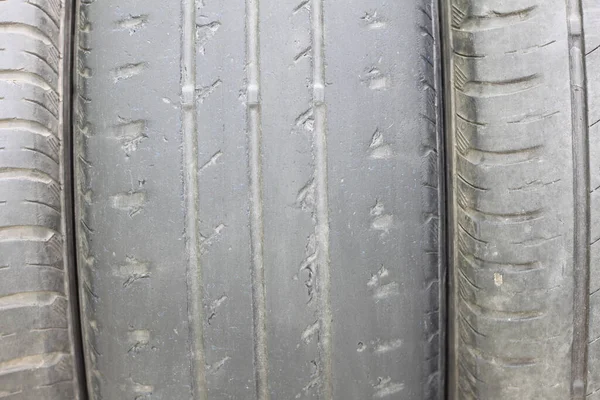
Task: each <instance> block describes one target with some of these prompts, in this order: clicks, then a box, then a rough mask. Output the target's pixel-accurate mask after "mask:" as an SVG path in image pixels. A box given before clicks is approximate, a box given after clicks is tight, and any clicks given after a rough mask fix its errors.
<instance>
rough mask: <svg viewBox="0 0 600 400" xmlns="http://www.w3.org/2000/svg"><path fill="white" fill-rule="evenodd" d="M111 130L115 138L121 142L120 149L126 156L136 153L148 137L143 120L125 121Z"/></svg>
mask: <svg viewBox="0 0 600 400" xmlns="http://www.w3.org/2000/svg"><path fill="white" fill-rule="evenodd" d="M113 129H114V135H115V138H116V139H117V140H119V141H120V142H121V147H122V148H123V151H125V154H127V155H129V154H130V153H132V152H134V151H136V150H137V148H138V146H139V145H140V143H141V142H142V141H143V140H144V139H146V138H147V137H148V135H147V134H146V121H145V120H137V121H125V122H123V123H121V124H119V125H116V126H115V127H114V128H113Z"/></svg>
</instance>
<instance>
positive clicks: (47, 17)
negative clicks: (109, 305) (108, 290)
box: [0, 0, 83, 400]
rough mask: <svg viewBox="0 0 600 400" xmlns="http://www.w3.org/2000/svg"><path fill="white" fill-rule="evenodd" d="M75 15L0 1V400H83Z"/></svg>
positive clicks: (57, 7)
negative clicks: (74, 145)
mask: <svg viewBox="0 0 600 400" xmlns="http://www.w3.org/2000/svg"><path fill="white" fill-rule="evenodd" d="M69 11H70V10H69V7H68V6H65V5H64V4H62V3H61V2H60V1H46V2H44V1H32V2H26V1H18V0H9V1H4V2H0V397H2V398H6V399H11V400H17V399H18V400H21V399H40V400H51V399H52V400H59V399H79V398H80V394H81V393H80V389H81V387H80V384H81V383H82V382H81V380H80V378H79V377H80V376H81V375H82V373H83V370H82V368H81V367H82V365H81V363H80V362H79V357H80V354H79V353H80V349H79V347H78V344H77V337H78V336H79V332H78V326H77V323H76V317H75V316H76V315H77V312H78V311H77V305H76V301H75V299H76V288H75V287H74V286H73V283H72V278H73V276H74V267H75V266H74V263H73V262H72V259H73V248H72V247H71V246H70V244H71V239H70V237H71V234H72V229H71V226H70V221H71V213H72V207H71V204H70V196H71V192H70V186H71V184H70V167H69V165H70V163H69V158H70V155H69V153H70V144H69V143H70V139H69V137H68V126H69V125H70V124H69V122H68V120H69V109H70V103H69V90H68V88H69V84H68V80H69V68H68V65H69V53H70V49H69V45H68V43H69V40H68V35H69V34H70V18H69ZM65 79H66V82H65ZM65 121H66V122H65ZM65 127H66V128H65Z"/></svg>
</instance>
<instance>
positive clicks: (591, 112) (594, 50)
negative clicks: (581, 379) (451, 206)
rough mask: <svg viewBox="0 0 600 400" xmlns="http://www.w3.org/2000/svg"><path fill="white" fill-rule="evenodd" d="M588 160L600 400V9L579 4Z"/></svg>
mask: <svg viewBox="0 0 600 400" xmlns="http://www.w3.org/2000/svg"><path fill="white" fill-rule="evenodd" d="M583 15H584V19H583V21H584V32H585V35H584V39H585V54H586V57H585V65H586V69H587V99H588V101H587V104H588V126H589V160H590V185H589V189H590V192H591V193H590V218H591V225H590V230H591V234H590V238H589V239H590V266H591V268H590V283H589V293H590V297H589V313H590V321H589V337H588V343H589V345H588V360H587V361H588V381H587V394H588V397H587V398H588V399H589V400H599V399H600V341H599V340H598V339H599V338H600V290H599V289H600V243H599V242H600V240H599V239H600V190H599V189H600V130H599V129H600V124H599V123H598V121H600V51H598V50H599V49H600V5H599V4H598V3H597V2H594V1H590V0H584V1H583Z"/></svg>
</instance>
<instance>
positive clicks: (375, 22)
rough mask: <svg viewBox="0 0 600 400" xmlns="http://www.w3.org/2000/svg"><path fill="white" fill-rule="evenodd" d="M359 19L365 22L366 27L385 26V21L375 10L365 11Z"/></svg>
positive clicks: (377, 27) (379, 27) (378, 27)
mask: <svg viewBox="0 0 600 400" xmlns="http://www.w3.org/2000/svg"><path fill="white" fill-rule="evenodd" d="M360 19H361V20H362V21H363V22H364V23H365V24H366V26H367V28H368V29H383V28H385V27H386V26H387V21H386V20H385V19H384V18H381V17H379V16H378V15H377V11H373V12H365V15H363V16H362V17H360Z"/></svg>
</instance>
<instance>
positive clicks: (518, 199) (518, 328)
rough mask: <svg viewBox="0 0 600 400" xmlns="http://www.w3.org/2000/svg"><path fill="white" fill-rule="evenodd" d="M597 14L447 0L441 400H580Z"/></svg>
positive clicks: (592, 367) (569, 7)
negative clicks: (446, 249)
mask: <svg viewBox="0 0 600 400" xmlns="http://www.w3.org/2000/svg"><path fill="white" fill-rule="evenodd" d="M594 13H597V10H594V8H593V7H583V8H582V7H581V4H580V2H578V1H574V0H571V1H567V2H564V1H545V2H543V3H539V4H534V3H532V2H530V1H521V0H515V1H508V2H498V1H492V0H490V1H487V0H486V1H470V0H468V1H467V0H465V1H449V2H445V10H444V15H445V21H446V33H447V35H446V36H445V38H446V52H445V54H444V56H445V67H446V70H447V76H448V82H447V86H446V90H447V94H448V98H447V99H446V100H447V104H448V107H447V110H446V112H447V120H448V124H449V128H448V134H449V136H448V137H449V146H448V149H449V153H450V154H449V157H448V159H449V160H450V163H449V166H448V168H449V176H450V186H451V188H450V189H449V191H450V192H451V193H452V195H451V198H450V201H451V220H452V222H451V223H450V225H449V230H450V232H451V236H452V240H451V246H452V250H451V251H452V259H451V263H452V265H453V268H452V271H453V273H452V278H451V285H452V287H453V289H451V304H450V305H449V307H450V308H451V309H452V311H451V313H450V317H449V318H450V326H451V329H450V332H449V335H450V337H451V340H450V342H449V348H450V349H451V357H450V363H449V366H448V368H449V383H450V386H449V393H448V395H449V396H450V398H456V399H463V398H464V399H567V398H573V399H583V398H585V397H586V388H585V380H586V378H587V375H588V368H587V366H588V365H587V364H586V353H587V347H588V341H590V340H592V341H593V337H594V335H596V336H597V332H595V331H596V330H597V329H596V324H595V323H594V321H595V320H594V318H592V325H591V326H590V330H591V335H588V327H587V321H586V312H587V309H586V308H587V304H588V297H589V296H588V287H587V286H588V285H589V272H590V260H589V250H590V246H589V243H590V225H591V226H592V236H591V237H595V238H597V236H598V234H597V232H595V228H594V227H595V225H597V224H594V221H593V217H594V209H593V208H592V209H591V213H590V191H592V188H591V187H590V180H589V176H590V174H591V176H592V179H593V180H594V181H595V180H596V178H595V177H594V175H595V174H597V171H596V170H595V169H593V168H592V169H590V167H589V165H588V163H589V160H590V159H591V160H594V155H595V153H594V151H595V150H594V148H595V147H597V146H595V145H594V142H595V139H594V136H592V133H591V131H590V135H589V142H588V125H589V123H588V116H587V114H588V104H589V105H590V108H589V111H590V113H593V112H594V111H593V110H594V108H593V107H592V106H593V100H592V99H593V95H592V97H589V99H590V102H588V93H587V91H586V89H587V88H586V85H585V81H586V62H589V63H592V62H593V57H592V56H591V55H590V56H589V58H586V56H585V53H586V51H591V49H593V45H592V47H591V48H589V50H588V44H587V43H586V44H585V49H584V40H587V39H588V36H587V35H586V36H585V37H584V35H583V31H582V28H583V21H586V24H588V25H586V28H588V29H589V32H593V30H594V28H593V22H594V21H595V20H597V17H595V16H594V15H595V14H594ZM588 17H590V20H587V18H588ZM586 31H587V29H586ZM592 35H594V34H593V33H592ZM589 39H590V42H593V41H594V37H593V36H592V37H589ZM587 70H588V82H589V85H590V86H589V87H590V93H591V91H593V89H594V88H595V82H596V80H597V76H595V75H594V74H595V71H593V69H591V68H590V65H588V68H587ZM596 75H597V74H596ZM592 119H593V118H592ZM590 150H591V152H590ZM596 153H597V152H596ZM596 164H597V160H595V161H592V165H593V166H595V165H596ZM591 196H592V203H591V204H592V205H593V204H594V202H595V200H594V198H595V195H594V194H593V193H592V195H591ZM590 214H591V216H590ZM590 218H592V219H590ZM592 252H593V245H592ZM594 260H595V258H594ZM595 264H596V263H592V275H593V276H594V277H595V275H596V274H597V272H595V269H596V267H595V266H594V265H595ZM594 279H596V278H594ZM597 286H598V285H597V284H594V285H592V287H591V290H595V289H594V287H597ZM591 303H592V314H593V313H594V312H595V308H596V307H595V300H594V296H593V295H592V298H591ZM593 349H595V346H594V345H593V343H592V345H591V347H590V353H589V381H590V386H588V388H587V393H590V394H591V393H592V392H594V391H595V390H597V389H596V388H595V386H597V377H596V375H597V371H596V365H597V363H598V361H597V360H596V358H597V354H595V352H594V353H593V352H592V351H593Z"/></svg>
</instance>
